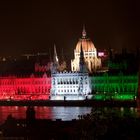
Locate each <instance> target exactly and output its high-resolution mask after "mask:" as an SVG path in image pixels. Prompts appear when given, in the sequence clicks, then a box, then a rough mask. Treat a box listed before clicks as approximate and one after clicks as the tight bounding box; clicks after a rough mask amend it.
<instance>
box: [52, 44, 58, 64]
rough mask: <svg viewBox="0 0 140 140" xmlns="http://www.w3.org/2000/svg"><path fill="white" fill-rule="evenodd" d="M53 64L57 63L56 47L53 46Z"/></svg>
mask: <svg viewBox="0 0 140 140" xmlns="http://www.w3.org/2000/svg"><path fill="white" fill-rule="evenodd" d="M53 61H54V63H58V57H57V52H56V45H55V44H54V56H53Z"/></svg>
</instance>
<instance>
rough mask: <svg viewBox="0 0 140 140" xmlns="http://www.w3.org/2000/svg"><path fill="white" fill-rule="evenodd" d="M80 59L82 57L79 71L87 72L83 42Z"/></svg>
mask: <svg viewBox="0 0 140 140" xmlns="http://www.w3.org/2000/svg"><path fill="white" fill-rule="evenodd" d="M79 59H80V60H79V71H80V72H87V69H86V65H85V60H84V52H83V48H82V44H81V51H80V58H79Z"/></svg>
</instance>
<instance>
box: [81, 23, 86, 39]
mask: <svg viewBox="0 0 140 140" xmlns="http://www.w3.org/2000/svg"><path fill="white" fill-rule="evenodd" d="M86 36H87V33H86V29H85V25H83V31H82V38H86Z"/></svg>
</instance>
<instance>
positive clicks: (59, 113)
mask: <svg viewBox="0 0 140 140" xmlns="http://www.w3.org/2000/svg"><path fill="white" fill-rule="evenodd" d="M34 109H35V112H36V115H35V117H36V119H51V120H56V119H62V120H64V121H65V120H72V119H78V115H86V114H89V113H91V111H92V107H58V106H57V107H47V106H34ZM94 109H96V110H98V111H102V112H110V111H111V112H112V111H113V112H115V113H117V114H118V115H122V116H124V115H130V116H132V115H133V116H134V117H140V109H139V108H135V107H110V108H109V107H100V108H93V110H94ZM26 110H27V106H0V124H1V123H3V122H4V121H5V120H6V119H7V116H8V115H10V114H11V115H12V116H13V117H14V118H16V119H25V118H26Z"/></svg>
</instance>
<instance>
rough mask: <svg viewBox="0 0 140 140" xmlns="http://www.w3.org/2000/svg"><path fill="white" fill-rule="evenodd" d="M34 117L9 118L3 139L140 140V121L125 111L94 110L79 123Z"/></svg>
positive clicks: (2, 128)
mask: <svg viewBox="0 0 140 140" xmlns="http://www.w3.org/2000/svg"><path fill="white" fill-rule="evenodd" d="M34 115H35V114H34V113H29V114H28V113H27V117H26V119H23V120H22V119H21V120H16V119H14V118H13V117H12V116H9V117H8V118H7V120H6V121H5V123H4V124H3V125H1V126H0V138H1V139H12V140H14V139H15V140H17V139H18V140H24V139H25V140H94V139H96V140H105V139H107V140H135V139H140V135H139V129H140V118H139V117H136V116H133V115H132V114H131V115H130V113H127V112H124V113H122V111H120V112H118V113H116V112H114V111H113V110H112V109H111V108H110V109H108V110H106V111H105V110H102V109H100V110H99V109H92V112H91V114H87V115H84V116H79V120H71V121H61V120H59V119H58V120H56V121H51V120H38V119H35V118H34Z"/></svg>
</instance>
